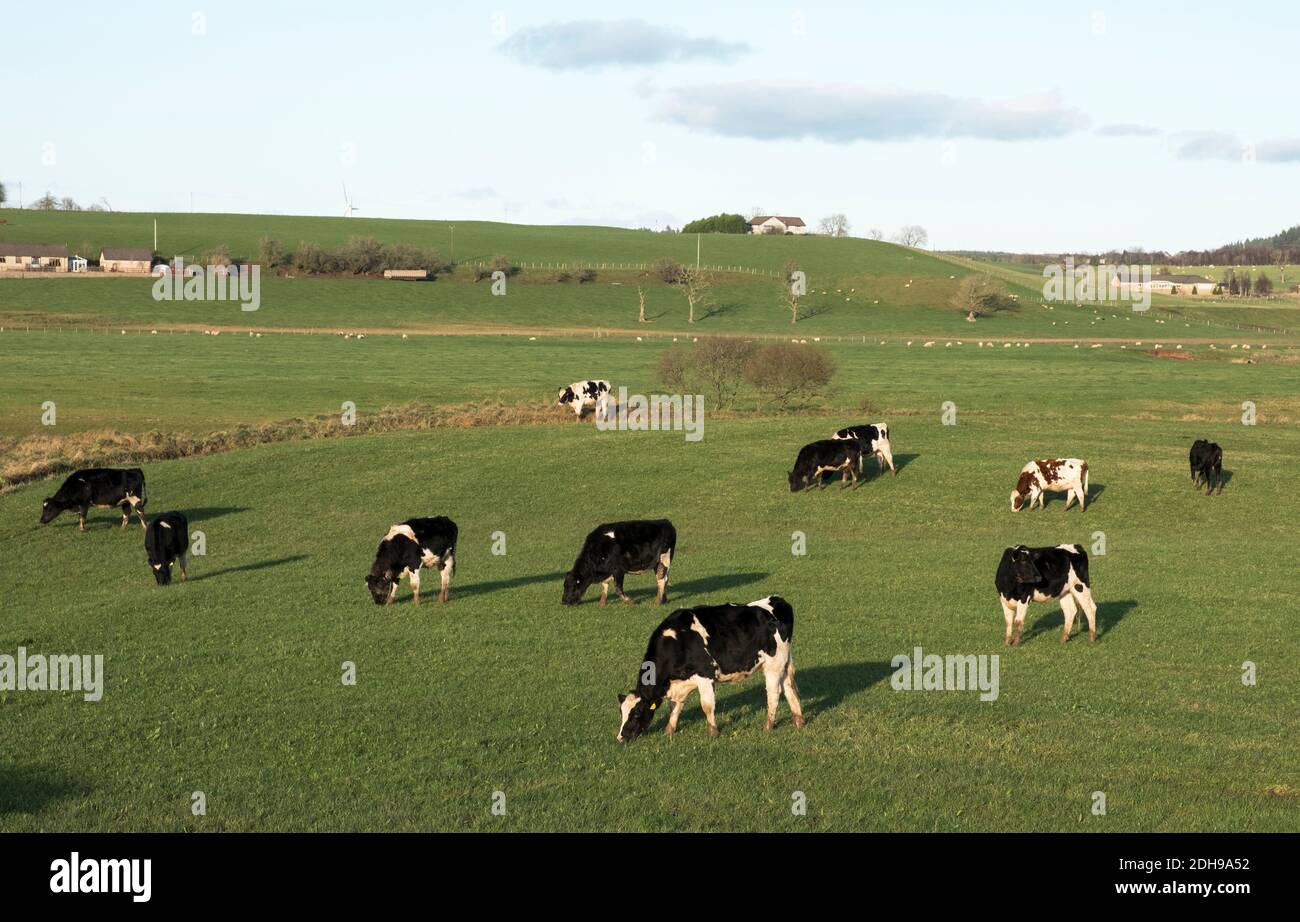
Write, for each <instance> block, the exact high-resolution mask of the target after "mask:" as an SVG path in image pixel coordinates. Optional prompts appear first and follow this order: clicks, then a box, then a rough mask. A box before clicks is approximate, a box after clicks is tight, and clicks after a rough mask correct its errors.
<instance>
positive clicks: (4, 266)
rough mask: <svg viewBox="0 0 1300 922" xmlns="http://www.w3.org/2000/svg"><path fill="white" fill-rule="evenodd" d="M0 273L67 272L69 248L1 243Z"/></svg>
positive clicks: (39, 244)
mask: <svg viewBox="0 0 1300 922" xmlns="http://www.w3.org/2000/svg"><path fill="white" fill-rule="evenodd" d="M0 271H4V272H67V271H68V248H67V247H61V246H49V245H46V244H42V243H0Z"/></svg>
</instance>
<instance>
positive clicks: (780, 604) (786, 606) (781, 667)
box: [618, 595, 803, 742]
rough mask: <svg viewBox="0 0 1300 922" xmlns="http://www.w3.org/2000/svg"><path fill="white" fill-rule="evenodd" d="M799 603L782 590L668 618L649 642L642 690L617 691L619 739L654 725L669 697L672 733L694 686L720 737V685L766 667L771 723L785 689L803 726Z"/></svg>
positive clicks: (712, 733) (640, 681) (639, 684)
mask: <svg viewBox="0 0 1300 922" xmlns="http://www.w3.org/2000/svg"><path fill="white" fill-rule="evenodd" d="M793 639H794V609H793V608H791V607H790V603H789V602H787V601H786V600H785V599H783V598H781V597H780V596H775V595H774V596H768V597H767V598H766V599H759V600H758V601H757V602H750V603H749V604H748V605H701V606H699V607H698V608H679V609H677V611H675V612H673V613H672V614H671V615H669V616H668V617H667V618H665V619H664V620H663V623H662V624H660V625H659V626H658V627H657V628H655V629H654V633H652V634H651V635H650V643H649V645H647V647H646V651H645V659H644V660H643V661H642V663H641V669H640V674H639V676H638V679H637V686H636V688H634V689H632V691H631V692H630V693H628V694H626V695H619V696H618V705H619V712H620V715H621V720H620V723H619V731H618V740H619V742H626V741H628V740H633V739H636V738H637V737H638V736H640V735H641V734H642V733H644V732H645V731H646V730H647V729H649V727H650V723H651V721H653V720H654V715H655V711H656V710H657V709H658V707H659V705H660V704H661V703H662V702H663V700H664V698H667V699H668V700H670V701H671V702H672V703H673V712H672V714H670V715H669V716H668V727H667V730H668V733H670V734H671V733H674V732H676V730H677V717H678V715H679V714H681V712H682V705H684V704H685V703H686V699H687V698H689V697H690V696H691V692H693V691H698V692H699V693H700V707H701V708H702V709H703V710H704V719H705V720H706V721H708V724H709V736H713V737H716V736H717V735H718V724H717V721H716V720H715V719H714V715H713V705H714V697H713V683H714V682H740V681H742V680H744V679H747V678H749V677H750V676H751V675H753V674H754V673H755V672H756V671H757V670H758V669H759V668H760V667H761V668H762V670H763V679H764V681H765V682H766V683H767V725H766V726H765V727H764V729H766V730H771V729H772V727H773V726H774V725H775V724H776V708H777V705H778V704H779V703H780V700H781V694H782V692H784V693H785V700H786V703H787V704H788V705H789V706H790V713H792V714H793V715H794V725H795V726H796V727H802V726H803V707H802V706H801V705H800V704H799V689H798V687H797V686H796V685H795V684H794V660H793V659H791V654H790V645H791V642H792V641H793Z"/></svg>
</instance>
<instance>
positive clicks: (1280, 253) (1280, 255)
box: [0, 186, 1287, 291]
mask: <svg viewBox="0 0 1300 922" xmlns="http://www.w3.org/2000/svg"><path fill="white" fill-rule="evenodd" d="M4 200H5V193H4V187H3V186H0V203H3V202H4ZM1286 256H1287V254H1286V250H1275V251H1274V252H1273V265H1275V266H1277V271H1278V275H1280V276H1281V278H1282V290H1283V291H1286Z"/></svg>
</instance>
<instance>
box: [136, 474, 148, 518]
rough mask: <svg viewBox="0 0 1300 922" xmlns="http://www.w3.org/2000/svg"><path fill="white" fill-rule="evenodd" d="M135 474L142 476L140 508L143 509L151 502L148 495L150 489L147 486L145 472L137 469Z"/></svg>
mask: <svg viewBox="0 0 1300 922" xmlns="http://www.w3.org/2000/svg"><path fill="white" fill-rule="evenodd" d="M135 472H136V473H137V474H139V475H140V508H141V509H143V508H144V506H145V503H147V502H149V497H148V496H147V495H146V494H147V492H148V489H147V487H146V486H145V479H144V471H142V470H140V468H138V467H137V468H136V469H135Z"/></svg>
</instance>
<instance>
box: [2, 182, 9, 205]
mask: <svg viewBox="0 0 1300 922" xmlns="http://www.w3.org/2000/svg"><path fill="white" fill-rule="evenodd" d="M8 200H9V196H8V195H7V194H6V193H5V184H4V183H2V182H0V205H3V204H4V203H5V202H7V201H8Z"/></svg>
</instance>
